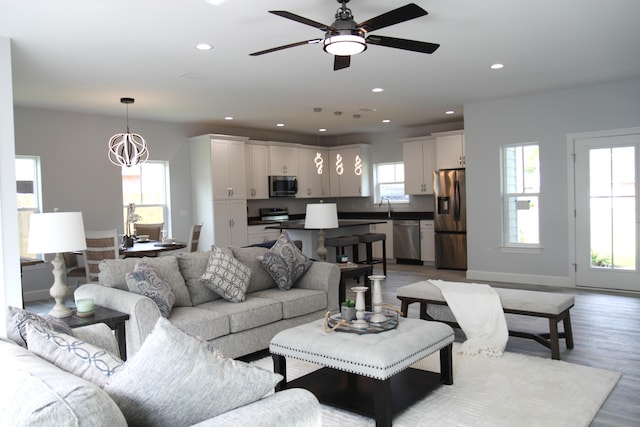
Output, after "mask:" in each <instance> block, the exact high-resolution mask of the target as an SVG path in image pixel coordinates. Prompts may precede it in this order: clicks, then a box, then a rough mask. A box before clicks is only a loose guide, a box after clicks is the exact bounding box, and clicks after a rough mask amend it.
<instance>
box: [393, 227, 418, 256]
mask: <svg viewBox="0 0 640 427" xmlns="http://www.w3.org/2000/svg"><path fill="white" fill-rule="evenodd" d="M393 254H394V256H395V258H396V262H397V263H398V264H403V263H404V264H422V261H421V259H420V221H418V220H395V219H394V220H393Z"/></svg>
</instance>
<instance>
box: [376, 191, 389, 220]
mask: <svg viewBox="0 0 640 427" xmlns="http://www.w3.org/2000/svg"><path fill="white" fill-rule="evenodd" d="M385 200H386V201H387V217H388V218H391V202H390V201H389V197H388V196H382V197H381V198H380V203H378V207H379V208H381V207H382V202H384V201H385Z"/></svg>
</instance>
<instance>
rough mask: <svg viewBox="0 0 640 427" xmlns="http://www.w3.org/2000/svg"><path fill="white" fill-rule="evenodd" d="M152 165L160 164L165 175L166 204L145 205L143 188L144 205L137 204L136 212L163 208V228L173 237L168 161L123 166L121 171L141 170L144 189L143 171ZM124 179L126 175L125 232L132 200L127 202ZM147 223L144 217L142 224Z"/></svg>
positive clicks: (141, 193)
mask: <svg viewBox="0 0 640 427" xmlns="http://www.w3.org/2000/svg"><path fill="white" fill-rule="evenodd" d="M151 164H154V165H156V164H159V165H162V166H163V167H162V171H163V172H162V173H163V175H164V176H163V187H164V203H144V197H143V194H144V192H143V188H140V199H141V200H142V203H136V202H134V203H135V206H136V210H137V209H139V208H155V207H161V208H162V218H163V222H164V226H163V228H164V229H165V230H167V235H169V236H171V235H172V231H171V191H170V188H171V187H170V182H171V180H170V170H169V162H168V161H166V160H147V161H146V162H144V163H142V164H139V165H135V166H121V170H122V171H125V170H126V169H131V168H140V177H141V180H140V182H141V187H143V184H142V181H143V180H144V178H143V175H144V174H143V170H144V167H145V165H151ZM124 177H125V174H124V173H121V185H122V202H123V205H122V209H123V230H126V227H127V225H126V224H127V208H128V206H129V203H130V202H131V201H130V200H125V197H126V195H125V190H124V185H125V182H124ZM145 222H146V221H144V217H143V218H142V220H141V221H140V223H141V224H144V223H145Z"/></svg>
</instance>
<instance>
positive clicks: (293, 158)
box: [269, 145, 298, 176]
mask: <svg viewBox="0 0 640 427" xmlns="http://www.w3.org/2000/svg"><path fill="white" fill-rule="evenodd" d="M269 175H285V176H296V175H298V150H297V148H296V147H294V146H289V147H286V146H282V145H269Z"/></svg>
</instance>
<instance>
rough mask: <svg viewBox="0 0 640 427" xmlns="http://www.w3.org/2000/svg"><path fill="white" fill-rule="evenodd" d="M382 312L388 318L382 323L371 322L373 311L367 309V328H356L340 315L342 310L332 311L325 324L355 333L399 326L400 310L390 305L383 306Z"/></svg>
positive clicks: (336, 329)
mask: <svg viewBox="0 0 640 427" xmlns="http://www.w3.org/2000/svg"><path fill="white" fill-rule="evenodd" d="M382 314H384V315H385V316H386V317H387V320H385V321H384V322H380V323H373V322H370V321H369V319H371V316H373V312H371V311H366V312H365V316H364V320H366V321H367V323H368V326H367V327H366V328H356V327H355V326H353V324H352V323H351V322H350V321H348V320H343V319H342V316H341V315H340V310H338V311H332V312H331V313H329V314H328V316H327V317H326V322H325V326H326V327H327V328H330V329H333V330H335V331H340V332H351V333H354V334H377V333H379V332H384V331H389V330H391V329H395V328H397V327H398V312H397V311H396V310H393V309H392V308H389V307H383V308H382Z"/></svg>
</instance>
